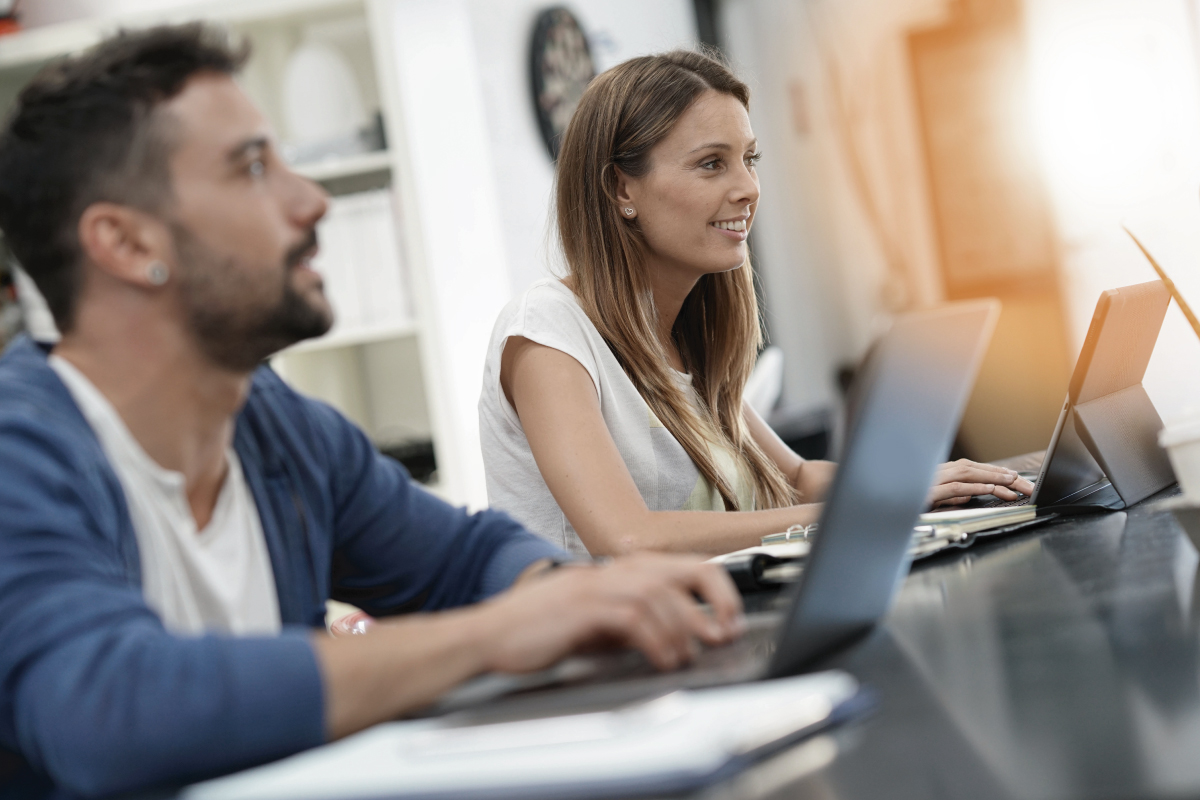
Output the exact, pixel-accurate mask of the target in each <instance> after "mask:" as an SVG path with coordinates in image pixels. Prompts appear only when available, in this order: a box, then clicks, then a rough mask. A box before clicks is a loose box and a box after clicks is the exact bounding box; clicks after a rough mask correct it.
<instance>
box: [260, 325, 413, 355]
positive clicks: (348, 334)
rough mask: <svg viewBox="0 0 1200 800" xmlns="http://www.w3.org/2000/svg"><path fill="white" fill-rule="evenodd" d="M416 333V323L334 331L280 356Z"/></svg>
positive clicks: (367, 342) (284, 351) (282, 351)
mask: <svg viewBox="0 0 1200 800" xmlns="http://www.w3.org/2000/svg"><path fill="white" fill-rule="evenodd" d="M416 333H417V324H416V323H415V322H403V323H399V324H393V325H379V326H375V327H371V328H355V329H353V330H348V331H333V332H332V333H328V334H326V335H325V336H322V337H321V338H319V339H308V340H307V341H303V342H300V343H299V344H294V345H292V346H291V347H289V348H287V349H286V350H281V351H280V352H279V353H278V355H280V356H289V355H293V354H295V353H312V352H315V351H318V350H332V349H334V348H338V347H353V346H354V345H359V344H370V343H372V342H380V341H383V340H385V339H400V338H402V337H405V336H414V335H416Z"/></svg>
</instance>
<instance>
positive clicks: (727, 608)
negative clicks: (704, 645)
mask: <svg viewBox="0 0 1200 800" xmlns="http://www.w3.org/2000/svg"><path fill="white" fill-rule="evenodd" d="M688 588H689V589H691V591H693V592H695V593H696V594H697V595H699V597H700V599H701V600H703V601H704V602H705V603H708V605H709V608H711V609H712V619H711V620H710V622H716V623H717V625H718V626H719V627H720V629H721V631H720V634H721V635H720V637H719V639H718V640H717V641H729V640H730V639H732V638H734V637H736V636H738V635H740V634H741V632H742V630H743V629H744V628H745V624H746V623H745V618H744V617H743V616H742V596H741V595H740V594H738V590H737V587H736V586H734V584H733V580H732V579H731V578H730V577H729V573H728V572H726V571H725V568H724V567H719V566H717V565H715V564H700V565H698V566H697V567H696V568H695V572H694V574H693V579H692V583H691V585H690V586H689V587H688ZM697 611H699V609H697ZM705 641H707V642H709V644H715V643H717V641H714V640H712V639H711V638H710V637H707V636H706V637H705Z"/></svg>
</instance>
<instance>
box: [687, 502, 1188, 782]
mask: <svg viewBox="0 0 1200 800" xmlns="http://www.w3.org/2000/svg"><path fill="white" fill-rule="evenodd" d="M1176 491H1177V490H1176V489H1169V490H1167V491H1165V492H1164V493H1162V494H1161V495H1159V496H1157V497H1156V498H1152V499H1151V500H1149V501H1147V502H1145V503H1142V504H1141V505H1139V506H1137V507H1135V508H1134V509H1132V510H1130V511H1128V512H1118V513H1112V514H1108V515H1105V516H1099V517H1081V518H1080V517H1077V518H1074V519H1070V520H1068V521H1065V522H1060V523H1058V524H1054V525H1052V526H1049V527H1045V528H1040V529H1035V530H1033V531H1029V532H1026V533H1022V534H1017V535H1015V536H1012V537H1008V538H1006V539H1003V540H1001V541H993V542H983V543H980V544H977V545H976V546H974V547H972V548H971V549H969V550H964V551H959V552H955V553H949V554H945V555H941V556H937V557H935V558H934V559H931V560H930V561H928V562H924V563H921V564H919V565H918V566H916V567H915V568H914V570H913V572H912V574H911V575H910V576H909V577H908V579H907V581H906V582H905V584H904V587H903V589H902V591H901V593H900V595H899V598H898V600H897V603H896V606H895V608H894V609H893V611H892V613H891V614H890V615H889V617H888V619H887V623H886V625H884V626H883V627H882V628H881V629H879V630H878V631H877V632H876V633H875V634H874V635H872V636H871V637H870V638H868V639H867V640H865V641H863V642H861V643H860V644H859V645H857V646H855V647H853V648H852V649H850V650H849V651H847V652H845V653H843V654H841V655H839V656H836V657H834V658H832V659H830V660H828V661H827V662H826V663H825V664H824V665H823V666H833V667H841V668H843V669H846V670H848V671H850V672H851V673H853V674H854V675H856V676H858V677H859V678H860V679H861V680H862V681H863V682H865V683H868V684H870V685H871V686H873V687H874V688H875V689H876V690H877V691H878V693H879V698H880V704H879V710H878V712H877V713H876V714H875V715H874V716H873V717H872V718H870V719H868V720H866V721H864V722H861V723H857V724H854V725H850V726H847V727H846V728H844V729H842V730H841V731H839V732H838V733H837V734H836V735H835V736H833V737H832V739H831V740H827V741H823V742H815V743H810V744H808V745H800V746H799V747H797V748H794V749H793V750H791V751H787V752H785V753H783V754H781V755H779V756H776V757H775V758H773V759H771V760H770V761H767V762H764V763H763V764H761V765H759V766H757V767H755V768H754V769H752V770H750V771H749V772H747V773H745V774H744V775H743V776H742V777H741V778H740V779H738V780H737V781H736V782H734V783H732V784H730V785H727V786H724V787H718V788H717V789H716V790H715V791H713V792H710V793H709V795H710V796H712V797H725V796H728V797H752V796H757V797H788V798H805V797H814V798H823V799H828V798H847V799H851V798H864V800H865V799H866V798H870V800H881V799H882V798H887V799H888V800H901V799H902V798H913V799H914V800H917V799H919V800H930V799H931V798H970V800H981V799H985V798H1097V797H1121V798H1133V797H1137V798H1154V797H1179V796H1187V797H1195V796H1200V581H1198V575H1197V562H1198V560H1200V559H1198V558H1197V554H1196V550H1195V549H1194V548H1193V547H1192V545H1191V543H1190V542H1189V541H1188V539H1187V538H1186V536H1185V535H1184V534H1183V532H1182V530H1181V529H1180V528H1179V527H1178V525H1177V524H1176V523H1175V521H1174V518H1173V517H1171V515H1170V514H1169V513H1166V512H1162V511H1157V510H1155V508H1154V503H1155V501H1156V500H1157V499H1161V498H1163V497H1167V496H1170V495H1172V494H1174V493H1176ZM833 745H836V747H837V750H838V753H839V754H838V756H837V758H835V759H833V760H832V761H829V763H828V764H826V766H824V767H821V768H818V769H816V770H815V771H812V770H811V769H809V767H808V766H806V765H811V763H812V762H813V759H814V758H821V757H823V752H824V751H822V748H824V750H825V751H828V750H831V749H832V746H833ZM790 761H794V762H795V763H794V765H793V764H791V763H789V762H790ZM806 769H809V772H808V774H807V775H806V776H803V777H789V773H790V775H791V776H795V775H796V774H797V773H801V772H804V771H805V770H806Z"/></svg>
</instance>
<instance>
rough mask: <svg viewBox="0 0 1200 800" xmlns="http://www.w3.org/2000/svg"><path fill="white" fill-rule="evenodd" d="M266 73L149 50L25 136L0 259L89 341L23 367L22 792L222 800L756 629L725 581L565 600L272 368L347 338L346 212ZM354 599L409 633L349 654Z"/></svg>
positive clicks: (14, 505)
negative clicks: (337, 336)
mask: <svg viewBox="0 0 1200 800" xmlns="http://www.w3.org/2000/svg"><path fill="white" fill-rule="evenodd" d="M243 60H244V54H243V53H239V52H236V51H234V50H232V49H231V48H230V47H229V46H228V44H227V43H226V41H225V39H224V38H223V36H222V35H221V34H220V33H218V32H216V31H214V30H212V29H208V28H205V27H203V26H200V25H191V26H182V27H173V28H159V29H154V30H150V31H144V32H140V33H123V34H120V35H118V36H117V37H115V38H114V39H111V40H109V41H107V42H105V43H103V44H101V45H99V46H98V47H97V48H96V49H94V50H93V51H91V52H89V53H86V54H84V55H82V56H80V57H78V58H75V59H72V60H69V61H67V62H65V63H61V64H58V65H55V66H51V67H49V68H48V69H47V70H45V71H44V72H43V73H41V74H40V75H39V76H38V77H37V78H35V79H34V81H33V82H32V83H31V84H30V85H29V86H28V87H27V88H26V89H25V91H24V92H23V93H22V95H21V97H20V99H19V102H18V107H17V109H16V112H15V114H14V116H13V117H12V118H11V120H10V122H9V126H8V128H7V130H5V131H4V133H3V135H2V136H0V229H3V231H4V234H5V237H6V238H7V241H8V243H9V244H10V246H11V247H12V250H13V252H14V253H15V254H16V256H17V257H18V259H19V260H20V261H21V263H22V264H23V266H24V267H25V269H26V270H27V271H28V273H29V274H30V275H31V276H32V277H33V279H34V280H35V281H36V282H37V284H38V286H39V288H40V289H41V292H42V294H43V295H44V296H45V298H46V300H47V302H48V304H49V306H50V308H51V310H52V312H53V313H54V316H55V320H56V322H57V323H58V326H59V328H60V329H61V332H62V340H61V341H60V342H59V344H58V345H57V346H56V347H54V349H53V350H52V351H48V349H47V348H44V347H39V346H38V345H35V344H34V343H32V342H30V341H29V340H21V341H18V342H17V343H16V344H14V345H13V346H12V347H10V349H9V350H8V352H7V353H6V354H5V355H4V356H3V358H2V359H0V642H3V646H2V647H0V749H3V750H8V751H10V754H9V755H8V756H7V757H6V756H5V755H4V754H3V753H0V779H2V778H3V777H5V776H4V773H5V771H7V773H8V775H7V778H8V780H9V781H10V786H11V785H14V784H12V782H14V781H15V782H20V786H21V788H23V789H25V790H29V791H32V790H33V789H36V788H39V787H40V789H41V790H42V791H43V792H45V793H49V792H51V791H54V790H58V791H64V792H69V793H75V794H84V795H96V794H105V793H109V792H117V791H131V790H138V789H143V788H146V787H151V786H156V785H164V784H175V783H179V782H183V781H187V780H192V779H197V778H202V777H207V776H212V775H215V774H219V773H222V772H228V771H231V770H234V769H238V768H242V767H246V766H250V765H252V764H255V763H261V762H263V761H266V760H269V759H273V758H278V757H281V756H285V755H288V754H289V753H293V752H296V751H298V750H301V749H304V748H307V747H312V746H314V745H317V744H320V743H322V742H324V741H328V740H330V739H333V738H337V737H339V736H343V735H346V734H348V733H351V732H353V731H356V730H359V729H361V728H363V727H365V726H368V725H371V724H373V723H376V722H379V721H382V720H386V719H389V718H393V717H395V716H397V715H401V714H403V713H405V712H407V711H411V710H413V709H417V708H419V707H421V706H422V705H426V704H428V703H429V702H431V701H432V700H434V699H436V698H437V697H438V696H439V695H440V694H441V693H443V692H444V691H446V690H447V689H448V688H450V687H452V686H454V685H455V684H457V683H460V682H462V681H464V680H466V679H468V678H470V677H472V676H474V675H477V674H479V673H482V672H485V671H523V670H532V669H537V668H540V667H543V666H546V665H548V664H551V663H553V662H554V661H556V660H558V659H560V658H561V657H563V656H564V655H566V654H568V653H570V652H572V651H575V650H577V649H579V648H581V647H590V646H595V645H597V644H609V645H618V646H633V647H637V648H639V649H641V650H642V651H643V652H644V653H645V654H646V655H647V657H648V658H649V659H651V660H652V661H653V662H654V663H655V664H656V665H658V666H659V667H662V668H671V667H675V666H677V665H679V664H681V663H682V662H683V661H685V660H686V659H687V658H688V656H689V653H690V652H691V649H692V648H693V646H694V642H695V640H696V639H699V640H701V641H703V642H706V643H709V644H719V643H722V642H725V641H728V640H730V639H731V638H733V637H734V636H736V635H737V633H738V631H739V630H740V627H741V624H742V623H741V617H740V603H739V601H738V598H737V595H736V592H735V591H734V590H733V589H732V585H731V584H730V582H729V581H728V578H727V577H726V576H724V575H723V574H722V573H721V572H720V571H719V570H716V569H714V568H711V567H708V566H705V565H701V564H698V563H696V562H695V561H691V560H686V559H676V558H669V557H666V556H657V557H649V556H645V557H640V558H634V559H629V560H624V561H618V562H615V563H613V564H611V565H608V566H603V567H592V566H572V567H569V568H564V569H557V570H556V569H553V567H554V566H556V560H557V559H560V558H562V554H561V553H560V552H558V551H557V550H555V549H554V548H552V547H550V546H549V545H547V544H545V543H544V542H542V541H541V540H540V539H537V538H536V537H534V536H532V535H531V534H529V533H527V532H526V531H524V530H522V529H521V528H520V527H519V526H518V525H517V524H516V523H514V522H513V521H512V520H510V519H509V518H507V517H505V516H503V515H502V514H498V513H494V512H482V513H479V514H475V515H468V514H466V513H465V512H464V511H462V510H460V509H455V508H451V507H449V506H447V505H446V504H444V503H442V502H440V501H438V500H437V499H435V498H434V497H432V496H431V495H429V494H428V493H426V492H424V491H422V490H420V489H418V488H416V487H415V486H413V485H412V484H411V483H410V482H409V480H408V478H407V475H406V474H405V473H404V471H403V469H402V468H401V467H400V466H399V465H397V464H395V463H393V462H390V461H388V460H387V459H384V458H382V457H381V456H379V455H378V454H377V453H376V452H375V451H374V449H373V448H372V447H371V445H370V443H369V442H368V441H367V439H366V438H365V437H364V436H363V435H362V433H361V432H359V431H358V430H357V429H355V428H354V427H353V426H352V425H350V424H349V423H348V422H347V421H345V420H344V419H343V418H342V417H340V416H339V415H338V414H337V413H336V412H334V411H333V410H331V409H330V408H328V407H326V406H323V405H321V404H319V403H315V402H313V401H310V400H307V399H304V398H302V397H300V396H298V395H296V394H295V393H294V392H292V391H291V390H290V389H288V387H287V386H285V385H284V384H283V383H282V382H281V381H280V380H279V379H278V378H277V377H276V376H275V375H274V374H273V373H271V372H270V371H269V370H268V369H266V368H261V367H259V366H258V365H259V364H261V363H262V361H263V360H264V359H265V358H266V357H267V356H268V355H270V354H271V353H273V352H275V351H276V350H278V349H279V348H281V347H284V346H286V345H288V344H290V343H292V342H295V341H298V340H300V339H303V338H306V337H311V336H317V335H320V334H321V333H323V332H325V331H326V330H327V329H328V328H329V326H330V324H331V320H332V313H331V310H330V307H329V304H328V302H327V301H326V299H325V296H324V294H323V292H322V285H321V278H320V276H319V275H318V274H317V273H316V272H314V271H313V270H312V269H311V268H310V267H309V262H310V260H311V259H312V257H313V255H314V253H315V252H316V247H317V242H316V236H315V234H314V229H315V225H316V223H317V221H318V220H319V219H320V218H321V216H322V215H323V214H324V212H325V209H326V198H325V196H324V194H323V193H322V192H321V191H320V189H319V188H318V187H316V186H315V185H313V184H312V183H310V182H308V181H306V180H304V179H302V178H300V177H298V176H296V175H295V174H293V173H291V172H290V171H289V170H288V169H287V167H286V166H285V165H284V164H283V163H282V162H281V161H280V159H279V156H278V153H277V151H276V149H275V144H274V141H273V139H272V137H271V134H270V132H269V131H268V129H267V126H266V124H265V123H264V121H263V118H262V116H261V115H260V114H259V112H258V111H257V110H256V109H255V107H254V106H253V104H252V103H251V102H250V101H249V100H248V99H247V97H246V96H245V95H244V94H243V93H242V92H241V90H240V89H239V88H238V86H237V84H236V83H235V82H234V80H233V75H234V74H235V73H236V71H237V69H238V67H239V66H240V64H241V63H242V61H243ZM510 587H511V588H510ZM695 595H699V596H700V597H702V598H703V599H705V600H706V601H708V603H709V604H710V606H711V608H712V613H711V614H710V613H706V612H705V611H703V610H702V609H701V607H700V606H699V605H697V603H696V602H695V600H694V596H695ZM329 597H334V598H338V599H343V600H346V601H349V602H352V603H354V604H356V605H358V606H360V607H362V608H363V609H365V610H366V611H368V612H369V613H371V614H372V615H374V616H376V617H379V618H381V622H380V623H379V624H377V625H376V626H374V627H373V628H372V630H371V631H370V632H369V633H368V634H367V635H365V636H356V637H348V638H344V639H333V638H330V637H328V636H327V635H326V634H325V633H324V631H323V629H322V627H321V626H322V620H323V610H324V605H325V601H326V599H327V598H329ZM443 609H452V610H443ZM415 611H429V612H434V611H436V612H437V613H429V614H408V613H406V612H415ZM388 617H392V618H393V619H387V618H388ZM5 765H7V766H5Z"/></svg>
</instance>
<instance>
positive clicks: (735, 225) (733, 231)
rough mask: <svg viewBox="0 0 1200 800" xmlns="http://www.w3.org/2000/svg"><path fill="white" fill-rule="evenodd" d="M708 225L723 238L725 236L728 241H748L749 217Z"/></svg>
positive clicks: (718, 221) (719, 221)
mask: <svg viewBox="0 0 1200 800" xmlns="http://www.w3.org/2000/svg"><path fill="white" fill-rule="evenodd" d="M708 225H709V227H710V228H712V229H713V230H715V231H716V232H717V233H718V234H720V235H721V236H724V237H725V238H727V239H732V240H733V241H735V242H744V241H746V237H747V236H748V235H749V234H750V218H749V217H738V218H737V219H725V220H717V221H716V222H710V223H708Z"/></svg>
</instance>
